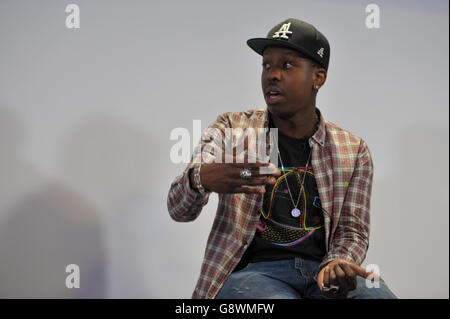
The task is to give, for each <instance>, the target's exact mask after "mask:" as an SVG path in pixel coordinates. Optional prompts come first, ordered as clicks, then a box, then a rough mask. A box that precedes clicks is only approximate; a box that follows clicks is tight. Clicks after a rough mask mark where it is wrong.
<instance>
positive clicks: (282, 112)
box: [267, 104, 293, 118]
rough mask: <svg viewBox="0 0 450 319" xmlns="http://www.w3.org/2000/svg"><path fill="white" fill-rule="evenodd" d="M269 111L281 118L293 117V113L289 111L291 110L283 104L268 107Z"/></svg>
mask: <svg viewBox="0 0 450 319" xmlns="http://www.w3.org/2000/svg"><path fill="white" fill-rule="evenodd" d="M267 109H268V110H269V112H270V113H271V114H273V115H276V116H278V117H281V118H289V117H291V116H292V115H293V114H292V112H290V111H289V108H288V107H287V106H285V105H281V104H271V105H267Z"/></svg>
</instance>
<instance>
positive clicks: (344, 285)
mask: <svg viewBox="0 0 450 319" xmlns="http://www.w3.org/2000/svg"><path fill="white" fill-rule="evenodd" d="M334 272H335V273H336V278H337V282H338V283H339V284H338V286H339V292H338V294H339V295H343V296H346V295H347V293H348V290H349V286H348V282H347V279H346V275H345V272H344V270H343V269H342V268H341V267H340V265H339V264H337V265H335V266H334Z"/></svg>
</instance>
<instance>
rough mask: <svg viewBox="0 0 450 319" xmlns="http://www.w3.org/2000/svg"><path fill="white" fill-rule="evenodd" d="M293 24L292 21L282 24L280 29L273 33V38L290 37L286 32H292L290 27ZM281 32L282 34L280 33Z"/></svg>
mask: <svg viewBox="0 0 450 319" xmlns="http://www.w3.org/2000/svg"><path fill="white" fill-rule="evenodd" d="M290 26H291V23H290V22H289V23H285V24H283V25H282V26H281V28H280V30H278V31H277V32H275V33H274V34H273V37H272V38H283V39H289V37H288V36H287V35H286V34H288V33H289V34H292V31H289V27H290ZM280 34H281V35H280Z"/></svg>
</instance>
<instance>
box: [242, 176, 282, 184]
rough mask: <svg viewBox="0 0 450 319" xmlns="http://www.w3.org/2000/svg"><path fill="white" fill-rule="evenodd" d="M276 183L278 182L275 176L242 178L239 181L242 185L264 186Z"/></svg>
mask: <svg viewBox="0 0 450 319" xmlns="http://www.w3.org/2000/svg"><path fill="white" fill-rule="evenodd" d="M274 183H276V180H275V178H273V177H257V178H249V179H241V180H240V181H239V184H240V185H242V186H262V185H267V184H274ZM238 186H239V185H238Z"/></svg>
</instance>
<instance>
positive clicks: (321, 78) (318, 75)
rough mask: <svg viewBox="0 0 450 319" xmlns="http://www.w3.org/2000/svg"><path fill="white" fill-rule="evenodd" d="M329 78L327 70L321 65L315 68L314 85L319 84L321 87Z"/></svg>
mask: <svg viewBox="0 0 450 319" xmlns="http://www.w3.org/2000/svg"><path fill="white" fill-rule="evenodd" d="M326 80H327V70H325V69H324V68H321V67H315V68H314V69H313V87H316V86H318V87H319V88H321V87H322V86H323V85H324V84H325V81H326Z"/></svg>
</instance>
